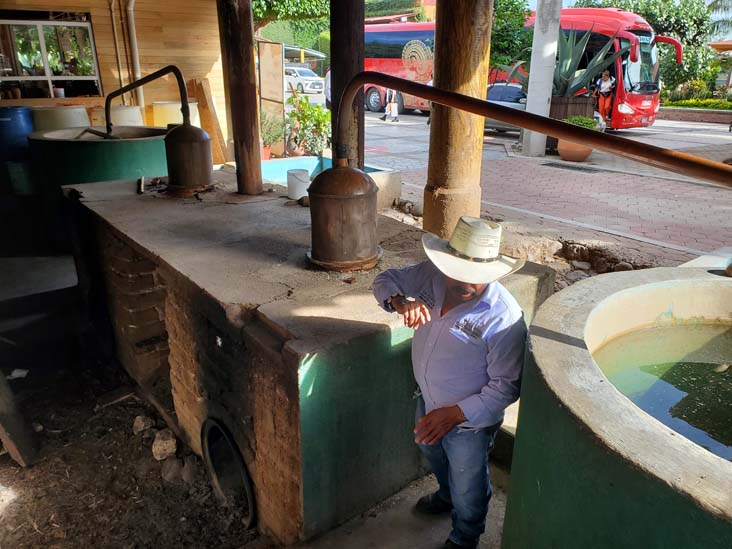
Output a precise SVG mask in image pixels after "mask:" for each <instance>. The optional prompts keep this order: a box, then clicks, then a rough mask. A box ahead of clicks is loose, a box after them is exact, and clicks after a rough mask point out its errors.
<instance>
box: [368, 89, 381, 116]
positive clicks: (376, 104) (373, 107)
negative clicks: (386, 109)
mask: <svg viewBox="0 0 732 549" xmlns="http://www.w3.org/2000/svg"><path fill="white" fill-rule="evenodd" d="M366 105H367V106H368V108H369V110H370V111H371V112H379V111H380V110H381V109H382V108H383V106H382V105H381V96H380V95H379V90H377V89H376V88H369V91H367V92H366Z"/></svg>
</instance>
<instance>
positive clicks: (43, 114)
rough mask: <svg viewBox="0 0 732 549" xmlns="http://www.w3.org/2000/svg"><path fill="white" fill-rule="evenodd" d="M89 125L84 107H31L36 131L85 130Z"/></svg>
mask: <svg viewBox="0 0 732 549" xmlns="http://www.w3.org/2000/svg"><path fill="white" fill-rule="evenodd" d="M88 125H89V114H88V113H87V112H86V107H33V126H34V127H35V129H36V131H42V130H63V129H64V128H85V127H87V126H88Z"/></svg>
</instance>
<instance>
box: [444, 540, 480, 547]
mask: <svg viewBox="0 0 732 549" xmlns="http://www.w3.org/2000/svg"><path fill="white" fill-rule="evenodd" d="M442 547H443V549H456V548H458V547H460V548H465V549H475V548H476V547H477V545H458V544H457V543H455V542H454V541H452V540H451V539H449V538H448V539H447V541H446V542H445V545H443V546H442Z"/></svg>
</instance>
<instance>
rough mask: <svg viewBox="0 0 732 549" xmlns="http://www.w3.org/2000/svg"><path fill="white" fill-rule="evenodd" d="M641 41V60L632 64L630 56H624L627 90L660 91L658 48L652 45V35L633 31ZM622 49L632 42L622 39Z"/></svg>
mask: <svg viewBox="0 0 732 549" xmlns="http://www.w3.org/2000/svg"><path fill="white" fill-rule="evenodd" d="M633 33H634V34H636V35H637V36H638V40H639V41H640V50H641V51H640V53H641V54H640V58H639V59H638V61H636V62H635V63H634V62H632V61H631V60H630V58H629V56H628V54H626V55H624V56H623V71H624V76H625V78H624V80H625V89H626V90H627V91H630V92H639V93H649V92H657V91H658V89H659V88H658V77H659V71H658V69H659V62H658V47H657V46H656V45H655V44H651V40H652V34H651V33H650V32H648V31H633ZM620 45H621V47H625V46H629V45H630V42H629V41H628V40H625V39H622V38H621V39H620Z"/></svg>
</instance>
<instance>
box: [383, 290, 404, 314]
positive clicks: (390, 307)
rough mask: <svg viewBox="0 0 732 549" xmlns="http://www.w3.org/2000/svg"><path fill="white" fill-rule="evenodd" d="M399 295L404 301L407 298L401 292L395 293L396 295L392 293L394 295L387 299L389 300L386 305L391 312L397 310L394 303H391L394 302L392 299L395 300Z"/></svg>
mask: <svg viewBox="0 0 732 549" xmlns="http://www.w3.org/2000/svg"><path fill="white" fill-rule="evenodd" d="M397 297H399V298H401V300H402V303H404V299H405V298H404V296H403V295H401V294H394V295H392V296H389V299H387V300H386V307H387V309H389V311H390V312H392V313H394V312H396V309H395V308H394V305H392V304H391V302H392V300H393V299H395V298H397Z"/></svg>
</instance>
